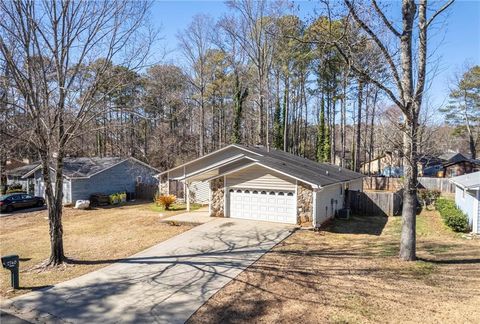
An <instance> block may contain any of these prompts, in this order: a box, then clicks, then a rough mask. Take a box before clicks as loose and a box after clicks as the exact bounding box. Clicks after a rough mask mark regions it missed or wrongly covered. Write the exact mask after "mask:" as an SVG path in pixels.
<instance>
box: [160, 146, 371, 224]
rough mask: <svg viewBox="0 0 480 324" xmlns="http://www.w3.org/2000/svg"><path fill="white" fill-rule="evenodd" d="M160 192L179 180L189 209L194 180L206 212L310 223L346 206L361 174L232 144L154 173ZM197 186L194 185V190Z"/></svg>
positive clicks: (359, 187)
mask: <svg viewBox="0 0 480 324" xmlns="http://www.w3.org/2000/svg"><path fill="white" fill-rule="evenodd" d="M157 177H158V178H159V180H160V183H159V192H160V193H162V194H168V193H170V192H169V191H170V188H171V186H170V184H171V183H172V182H178V181H180V182H183V183H184V185H185V195H186V201H187V209H189V202H190V194H191V191H192V189H193V188H192V187H193V185H194V184H195V185H196V186H197V187H198V184H201V183H203V185H206V186H207V188H208V189H209V199H208V203H209V210H210V216H216V217H231V218H242V219H249V220H260V221H267V222H279V223H290V224H297V223H310V224H311V225H313V226H314V227H319V226H321V225H322V224H323V223H324V222H326V221H327V220H329V219H330V218H332V217H334V216H335V215H336V214H337V213H338V211H339V210H340V209H342V208H344V207H347V202H348V197H349V192H350V191H362V190H363V181H362V178H363V175H362V174H360V173H356V172H353V171H350V170H347V169H344V168H341V167H338V166H335V165H332V164H327V163H317V162H314V161H310V160H308V159H304V158H301V157H299V156H295V155H292V154H289V153H286V152H283V151H276V150H265V149H262V148H259V147H248V146H242V145H237V144H232V145H229V146H226V147H224V148H222V149H219V150H217V151H215V152H212V153H210V154H207V155H204V156H203V157H200V158H198V159H196V160H192V161H189V162H187V163H185V164H182V165H179V166H177V167H175V168H172V169H170V170H166V171H164V172H162V173H160V174H158V175H157ZM194 190H195V189H194Z"/></svg>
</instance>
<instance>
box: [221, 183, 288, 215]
mask: <svg viewBox="0 0 480 324" xmlns="http://www.w3.org/2000/svg"><path fill="white" fill-rule="evenodd" d="M227 199H228V201H229V203H228V208H229V211H228V215H230V217H231V218H241V219H251V220H260V221H269V222H277V223H290V224H296V223H297V216H296V213H295V204H296V199H295V192H294V191H283V190H267V189H265V190H259V189H249V188H230V189H229V190H228V198H227Z"/></svg>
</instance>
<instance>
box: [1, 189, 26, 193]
mask: <svg viewBox="0 0 480 324" xmlns="http://www.w3.org/2000/svg"><path fill="white" fill-rule="evenodd" d="M21 192H22V193H24V192H25V190H23V189H21V188H20V189H12V188H8V189H7V192H6V193H7V194H10V193H21Z"/></svg>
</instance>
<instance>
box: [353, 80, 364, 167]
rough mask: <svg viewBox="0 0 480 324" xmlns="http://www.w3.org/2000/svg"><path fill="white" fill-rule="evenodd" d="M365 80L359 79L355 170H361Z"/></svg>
mask: <svg viewBox="0 0 480 324" xmlns="http://www.w3.org/2000/svg"><path fill="white" fill-rule="evenodd" d="M362 103H363V81H362V80H360V79H359V80H358V103H357V129H356V138H355V165H354V168H353V169H354V170H355V171H356V172H360V142H361V127H362Z"/></svg>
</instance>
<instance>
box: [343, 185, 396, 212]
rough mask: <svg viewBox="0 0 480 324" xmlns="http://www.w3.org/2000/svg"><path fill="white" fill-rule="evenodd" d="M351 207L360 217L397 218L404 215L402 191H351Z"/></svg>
mask: <svg viewBox="0 0 480 324" xmlns="http://www.w3.org/2000/svg"><path fill="white" fill-rule="evenodd" d="M348 194H349V205H350V208H351V209H352V211H353V212H354V213H356V214H359V215H382V216H396V215H400V214H401V213H402V191H397V192H388V191H384V192H375V191H363V192H362V191H349V193H348Z"/></svg>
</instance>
